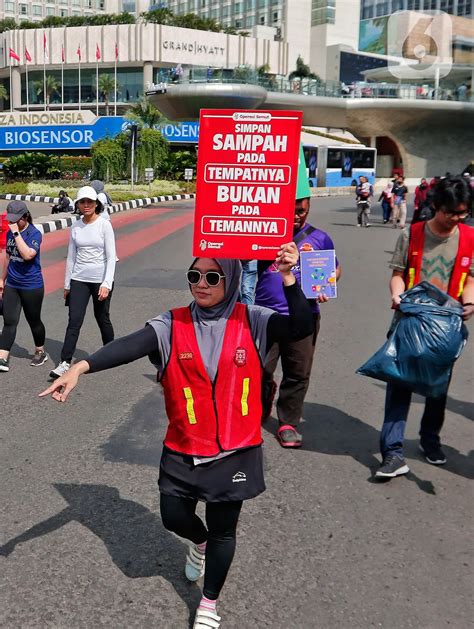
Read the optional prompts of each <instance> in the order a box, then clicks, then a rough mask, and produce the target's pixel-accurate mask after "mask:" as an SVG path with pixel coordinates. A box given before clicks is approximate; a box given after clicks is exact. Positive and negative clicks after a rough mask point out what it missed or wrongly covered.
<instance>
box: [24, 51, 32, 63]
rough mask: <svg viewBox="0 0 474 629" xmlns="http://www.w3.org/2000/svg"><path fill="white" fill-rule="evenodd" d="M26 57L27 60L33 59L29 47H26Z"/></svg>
mask: <svg viewBox="0 0 474 629" xmlns="http://www.w3.org/2000/svg"><path fill="white" fill-rule="evenodd" d="M25 59H26V60H27V61H31V60H32V59H31V55H30V53H29V52H28V48H25Z"/></svg>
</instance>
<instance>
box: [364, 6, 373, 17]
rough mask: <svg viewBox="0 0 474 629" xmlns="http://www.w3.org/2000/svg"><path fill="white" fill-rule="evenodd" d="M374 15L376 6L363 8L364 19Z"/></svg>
mask: <svg viewBox="0 0 474 629" xmlns="http://www.w3.org/2000/svg"><path fill="white" fill-rule="evenodd" d="M373 17H374V7H364V9H363V10H362V19H363V20H370V19H371V18H373Z"/></svg>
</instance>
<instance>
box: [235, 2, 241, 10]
mask: <svg viewBox="0 0 474 629" xmlns="http://www.w3.org/2000/svg"><path fill="white" fill-rule="evenodd" d="M234 13H242V3H241V2H236V3H235V4H234Z"/></svg>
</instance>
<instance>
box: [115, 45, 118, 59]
mask: <svg viewBox="0 0 474 629" xmlns="http://www.w3.org/2000/svg"><path fill="white" fill-rule="evenodd" d="M115 59H116V60H118V46H117V42H115Z"/></svg>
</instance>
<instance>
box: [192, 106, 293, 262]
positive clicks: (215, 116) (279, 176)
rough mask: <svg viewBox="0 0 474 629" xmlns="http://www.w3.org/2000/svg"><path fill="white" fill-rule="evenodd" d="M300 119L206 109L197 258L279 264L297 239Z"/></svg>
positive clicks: (200, 162)
mask: <svg viewBox="0 0 474 629" xmlns="http://www.w3.org/2000/svg"><path fill="white" fill-rule="evenodd" d="M301 122H302V113H301V112H299V111H242V110H240V111H234V110H217V109H202V110H201V117H200V123H199V147H198V168H197V182H196V211H195V223H194V238H193V255H194V256H205V257H212V258H240V259H260V260H270V259H273V258H274V257H275V256H276V254H277V253H278V249H279V247H280V246H281V245H282V244H284V243H287V242H290V241H291V240H292V239H293V217H294V211H295V195H296V181H297V175H298V158H299V150H300V134H301Z"/></svg>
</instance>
